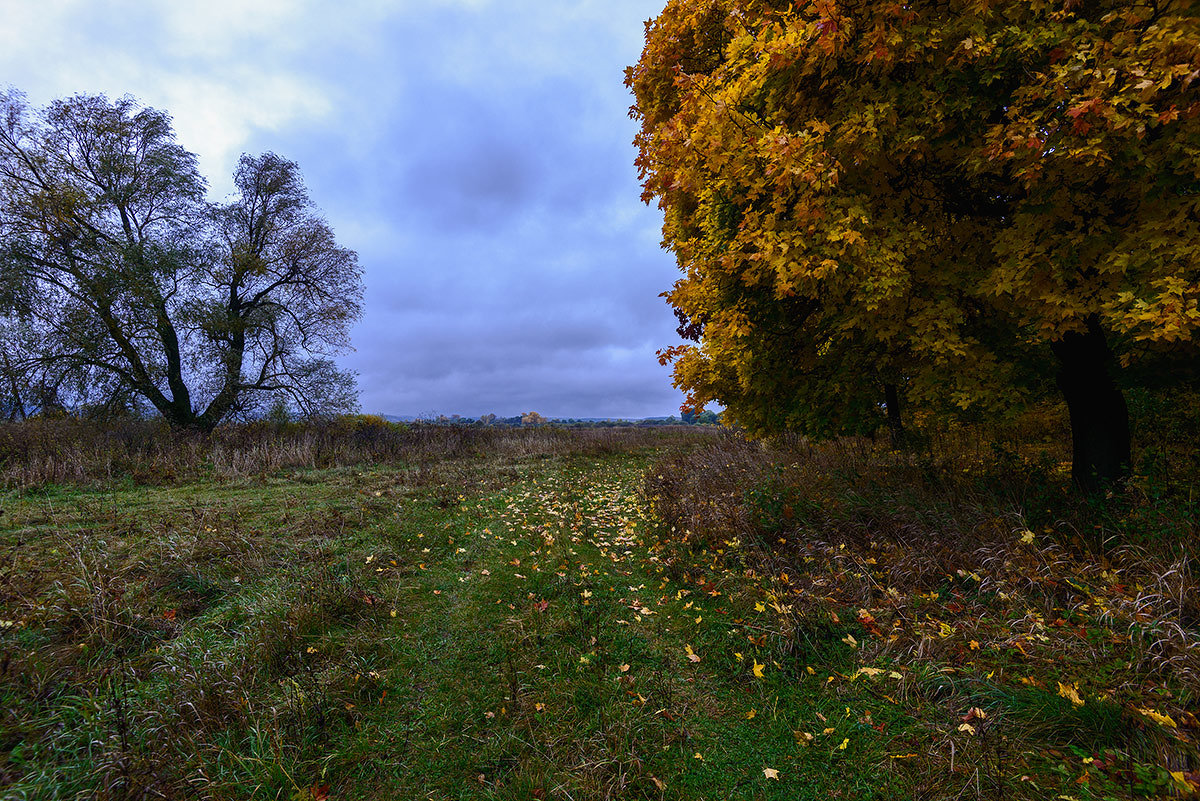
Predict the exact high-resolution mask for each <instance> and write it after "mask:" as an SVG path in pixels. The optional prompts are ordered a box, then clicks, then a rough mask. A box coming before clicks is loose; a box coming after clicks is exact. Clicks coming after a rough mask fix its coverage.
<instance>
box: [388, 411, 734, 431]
mask: <svg viewBox="0 0 1200 801" xmlns="http://www.w3.org/2000/svg"><path fill="white" fill-rule="evenodd" d="M383 417H384V418H385V419H387V420H391V421H394V422H428V423H437V424H439V425H464V426H471V425H483V426H496V427H501V428H503V427H510V428H522V427H526V428H527V427H529V426H544V425H553V426H565V427H567V428H616V427H624V426H641V427H650V426H680V425H686V426H692V425H701V426H715V425H720V423H721V418H720V415H718V414H717V413H716V412H710V411H703V412H700V413H699V414H696V413H694V412H684V413H683V414H682V415H680V416H679V417H645V418H639V419H633V420H626V419H621V418H610V417H550V418H548V417H543V416H542V415H540V414H538V413H537V412H526V413H525V414H519V415H515V416H513V417H498V416H497V415H494V414H485V415H483V416H481V417H463V416H461V415H457V414H454V415H450V416H449V417H447V416H446V415H437V416H436V417H435V416H427V417H417V418H397V417H391V416H389V415H383Z"/></svg>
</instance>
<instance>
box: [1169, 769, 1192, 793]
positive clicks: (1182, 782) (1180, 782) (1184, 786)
mask: <svg viewBox="0 0 1200 801" xmlns="http://www.w3.org/2000/svg"><path fill="white" fill-rule="evenodd" d="M1170 773H1171V778H1172V779H1174V780H1175V784H1176V786H1178V788H1179V789H1180V790H1182V791H1183V792H1185V793H1187V794H1189V795H1190V794H1192V793H1194V792H1196V789H1197V786H1196V784H1195V783H1194V782H1192V781H1191V780H1190V779H1189V778H1188V777H1187V776H1185V775H1184V773H1183V771H1181V770H1173V771H1171V772H1170Z"/></svg>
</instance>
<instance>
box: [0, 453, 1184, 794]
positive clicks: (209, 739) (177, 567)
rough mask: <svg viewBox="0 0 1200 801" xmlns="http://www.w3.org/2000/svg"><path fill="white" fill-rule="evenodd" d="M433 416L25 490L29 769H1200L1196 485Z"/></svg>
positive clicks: (1040, 786)
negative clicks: (382, 429) (474, 431)
mask: <svg viewBox="0 0 1200 801" xmlns="http://www.w3.org/2000/svg"><path fill="white" fill-rule="evenodd" d="M405 436H406V437H408V438H409V440H412V438H413V437H414V436H420V437H432V439H426V440H422V441H421V442H419V443H416V444H414V442H410V441H409V440H406V442H408V444H407V445H405V446H404V447H400V446H397V447H396V448H395V449H394V450H392V451H389V452H388V453H389V455H388V457H387V458H386V459H384V458H380V459H378V460H377V461H376V462H375V463H369V462H363V463H361V464H339V463H338V462H339V459H330V460H326V461H328V462H329V463H328V464H324V465H322V466H314V465H313V464H311V462H312V454H311V453H308V454H307V455H303V454H302V455H301V456H297V457H295V458H293V459H291V461H290V462H289V459H287V458H266V457H265V456H263V455H262V454H259V455H258V456H257V457H255V458H254V459H251V458H249V457H247V460H244V461H242V462H237V461H236V460H228V459H227V460H226V461H225V462H214V461H213V460H212V459H211V458H210V457H203V458H201V457H196V458H195V459H193V460H192V461H191V462H189V464H188V466H186V468H184V467H181V468H179V469H177V470H174V471H172V473H171V475H170V477H162V476H160V477H158V478H156V477H155V475H154V474H146V475H141V476H140V478H137V479H130V478H128V477H127V476H125V477H122V476H116V477H112V476H106V477H97V476H96V475H92V474H89V473H88V472H87V471H82V472H80V471H76V473H77V475H78V480H75V481H65V480H61V475H60V480H59V481H57V483H52V482H50V481H47V480H45V479H42V480H36V477H34V478H33V479H29V480H24V483H23V485H21V486H14V487H13V489H11V490H10V491H8V493H7V494H6V495H5V497H4V499H3V503H2V505H3V515H2V516H0V556H2V561H0V604H2V606H0V629H2V630H0V707H2V710H3V711H2V712H0V715H2V717H0V797H2V798H5V799H38V800H39V801H41V800H42V799H74V798H93V797H98V798H112V799H124V798H138V799H141V798H214V799H236V798H262V799H296V800H299V801H322V799H397V798H405V799H407V798H432V799H451V798H454V799H459V798H464V799H465V798H495V799H530V798H534V799H596V798H651V799H724V798H739V799H740V798H746V799H827V798H843V799H873V798H878V799H899V798H929V799H934V798H937V799H943V798H945V799H949V798H986V799H1009V798H1028V799H1040V798H1065V799H1079V800H1080V801H1082V800H1083V799H1105V798H1119V799H1124V798H1158V797H1164V796H1169V795H1185V794H1186V793H1188V792H1191V790H1192V788H1193V786H1194V783H1195V782H1196V780H1197V776H1196V774H1195V773H1194V771H1195V770H1196V769H1197V766H1198V765H1197V762H1196V748H1195V737H1196V735H1197V733H1198V732H1200V724H1198V723H1197V720H1196V718H1195V717H1194V716H1193V714H1192V712H1193V710H1194V709H1195V705H1196V687H1197V684H1198V681H1197V679H1198V676H1200V672H1198V670H1197V665H1198V664H1200V646H1198V643H1200V637H1198V636H1197V621H1198V616H1197V599H1196V596H1195V594H1194V593H1193V592H1192V590H1193V589H1194V587H1195V582H1194V574H1193V573H1192V571H1193V569H1194V568H1193V565H1194V562H1193V561H1191V559H1192V557H1191V555H1190V554H1191V553H1192V551H1188V550H1187V548H1181V549H1177V550H1172V549H1171V548H1156V547H1152V546H1153V543H1151V542H1148V541H1147V542H1140V543H1139V542H1131V541H1130V540H1131V539H1136V536H1135V534H1133V533H1131V532H1135V531H1136V530H1138V529H1139V527H1144V525H1148V524H1149V521H1153V525H1154V526H1155V527H1156V531H1159V532H1162V531H1168V530H1169V531H1171V532H1172V534H1173V536H1178V537H1179V539H1180V541H1181V542H1185V543H1188V547H1189V548H1194V544H1195V534H1196V530H1195V522H1194V521H1195V517H1194V514H1195V507H1194V506H1191V504H1192V501H1191V499H1190V497H1188V496H1186V495H1184V496H1180V495H1178V494H1167V495H1162V496H1154V495H1152V494H1150V493H1145V492H1143V493H1142V494H1140V495H1137V496H1136V497H1131V498H1130V499H1116V500H1113V502H1112V503H1111V504H1109V505H1108V506H1104V507H1103V508H1097V507H1082V506H1079V505H1077V504H1076V505H1073V502H1071V501H1070V500H1069V496H1067V495H1066V494H1065V492H1064V491H1063V490H1062V489H1061V487H1062V485H1063V480H1064V479H1063V478H1062V476H1061V475H1058V474H1057V473H1055V472H1054V471H1055V470H1056V469H1057V468H1047V469H1048V470H1049V472H1047V473H1045V474H1044V475H1042V474H1037V473H1036V471H1035V470H1033V469H1032V468H1031V467H1030V465H1029V464H1025V463H1019V464H1016V465H1011V464H999V463H997V462H996V461H995V460H991V461H975V462H972V461H971V458H972V457H971V456H970V455H969V454H960V455H959V456H958V457H956V458H958V459H959V461H955V462H954V463H953V464H949V463H946V462H938V463H936V464H934V463H932V462H929V461H927V460H922V459H920V458H918V457H915V456H912V455H911V454H898V453H891V452H888V451H886V450H885V449H882V448H880V447H876V446H874V445H871V444H870V443H863V442H859V443H842V444H839V445H836V446H829V447H826V448H822V449H815V448H811V447H809V446H807V445H803V444H793V445H792V446H789V447H786V448H785V447H782V446H781V447H775V448H770V447H764V446H761V445H756V444H751V443H744V442H741V441H740V440H737V439H736V438H734V437H731V436H729V435H724V434H713V433H710V432H698V431H694V430H693V431H682V430H669V431H629V432H620V431H617V432H586V431H585V432H557V433H555V432H513V433H510V434H503V435H500V434H497V435H488V436H487V437H483V436H482V435H471V436H468V437H466V438H465V439H464V438H463V435H461V434H446V435H426V434H420V435H417V434H413V433H411V432H409V433H408V434H406V435H405ZM438 437H443V439H441V440H438V439H437V438H438ZM439 443H440V444H439ZM447 443H449V444H447ZM418 445H419V447H418ZM210 456H211V455H210ZM164 458H165V457H164ZM189 458H190V457H189ZM353 458H354V454H353V453H350V454H347V455H344V456H343V457H342V458H341V459H340V461H348V460H351V459H353ZM255 459H257V462H256V461H255ZM168 461H169V460H168ZM306 461H308V462H310V464H309V465H308V466H305V462H306ZM317 461H320V460H317ZM235 462H236V464H238V465H241V467H239V468H238V469H234V468H233V467H232V466H233V465H235ZM222 464H225V465H226V468H222V467H221V465H222ZM255 465H257V466H258V468H259V469H258V471H257V472H255V470H254V469H253V468H254V466H255ZM160 467H161V465H160ZM39 469H41V468H39ZM156 469H158V468H156ZM42 472H43V473H44V474H45V475H51V476H53V475H59V473H62V471H59V473H56V472H55V469H51V468H49V467H48V468H46V469H44V470H43V471H42ZM66 472H68V473H69V472H70V471H66ZM153 472H154V471H151V473H153ZM12 475H17V474H16V473H10V482H13V483H14V484H16V483H19V482H16V481H15V479H12V478H11V476H12ZM20 475H25V476H29V475H31V473H29V472H28V471H27V472H25V473H21V474H20ZM1039 482H1040V483H1039ZM1055 482H1057V484H1056V483H1055ZM1039 487H1040V489H1038V488H1039ZM1055 487H1058V488H1059V489H1055ZM1035 490H1036V492H1035ZM1039 493H1040V494H1039ZM1085 524H1086V525H1087V526H1089V529H1088V530H1086V531H1083V530H1080V529H1081V527H1082V526H1084V525H1085ZM1172 527H1174V528H1172ZM1117 535H1119V536H1121V537H1122V538H1123V539H1122V542H1121V544H1120V546H1119V547H1118V546H1114V545H1113V540H1112V537H1113V536H1117Z"/></svg>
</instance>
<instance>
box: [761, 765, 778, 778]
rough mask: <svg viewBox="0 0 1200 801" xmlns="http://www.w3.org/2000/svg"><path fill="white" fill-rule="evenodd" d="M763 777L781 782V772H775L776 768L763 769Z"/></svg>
mask: <svg viewBox="0 0 1200 801" xmlns="http://www.w3.org/2000/svg"><path fill="white" fill-rule="evenodd" d="M763 775H764V776H766V777H767V778H768V779H774V780H775V781H779V771H777V770H775V768H763Z"/></svg>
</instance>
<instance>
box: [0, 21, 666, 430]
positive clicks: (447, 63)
mask: <svg viewBox="0 0 1200 801" xmlns="http://www.w3.org/2000/svg"><path fill="white" fill-rule="evenodd" d="M663 5H664V0H577V1H575V2H573V1H572V0H555V1H554V2H549V0H391V2H385V1H384V0H339V2H336V3H332V2H329V1H328V0H290V1H288V0H203V2H198V1H196V0H128V1H121V0H0V19H3V21H4V22H3V24H0V86H3V85H8V86H12V87H13V88H15V89H18V90H20V91H23V92H24V93H25V94H26V95H28V98H29V101H30V102H31V104H33V105H35V106H43V105H45V104H47V103H48V102H50V101H51V100H53V99H55V98H58V97H66V96H69V95H73V94H77V93H87V94H95V93H104V94H106V95H108V96H109V97H110V98H116V97H120V96H122V95H126V94H128V95H132V96H134V97H136V98H137V99H139V100H140V101H142V102H143V103H145V104H146V105H149V106H153V107H155V108H159V109H163V110H165V111H167V112H169V113H170V114H171V115H172V117H173V118H174V122H175V129H176V132H177V136H178V141H179V142H180V144H181V145H183V146H184V147H186V148H187V149H188V150H191V151H192V152H194V153H196V154H197V156H198V158H199V164H200V169H201V172H202V173H203V174H204V175H205V176H206V177H207V178H208V180H209V186H210V194H211V195H212V196H213V199H214V200H219V199H223V198H225V197H226V196H228V195H229V193H230V192H231V191H232V181H231V178H230V175H231V173H232V170H233V168H234V165H235V164H236V162H237V159H238V156H239V155H240V154H242V153H243V152H248V153H255V154H257V153H261V152H264V151H268V150H269V151H273V152H275V153H278V154H280V155H282V156H285V157H287V158H290V159H292V160H294V161H296V162H298V163H299V165H300V169H301V171H302V173H303V174H304V177H305V181H306V183H307V185H308V188H309V193H310V195H311V196H312V198H313V200H314V202H315V203H316V204H317V206H318V207H319V208H320V209H321V211H322V212H323V214H324V216H325V217H326V219H327V220H328V221H329V222H330V224H331V225H332V227H333V229H334V231H335V233H336V235H337V238H338V241H339V243H340V244H342V245H343V246H345V247H349V248H351V249H353V250H355V251H357V253H358V255H359V260H360V263H361V266H362V267H363V270H364V281H365V284H366V297H365V304H364V315H363V318H362V320H361V322H360V323H359V324H358V325H357V326H356V327H355V328H354V329H353V332H352V341H353V344H354V347H355V351H354V352H353V353H349V354H346V355H345V356H344V357H342V358H340V359H339V363H340V364H341V365H342V366H343V367H346V368H348V369H351V370H354V371H356V372H357V373H358V374H359V389H360V401H361V405H362V410H363V411H364V412H369V413H385V414H395V415H414V416H431V415H437V414H446V415H450V414H461V415H464V416H472V417H474V416H479V415H482V414H487V413H494V414H499V415H501V416H511V415H514V414H519V413H521V412H527V411H537V412H539V413H541V414H543V415H545V416H549V417H624V418H635V417H650V416H662V415H669V414H678V407H679V404H680V402H681V401H682V396H681V393H680V392H679V391H678V390H675V389H674V388H672V386H671V379H670V369H669V368H667V367H662V366H660V365H659V364H658V361H657V359H656V358H655V351H656V350H658V349H659V348H663V347H666V346H668V345H673V344H677V343H678V337H677V335H676V333H675V325H676V322H675V318H674V316H673V315H672V313H671V310H670V308H669V307H668V306H667V305H666V302H665V301H664V300H663V299H662V298H661V297H659V294H660V293H661V292H664V291H666V290H667V289H669V288H670V287H671V285H672V284H673V283H674V281H675V279H676V278H677V277H678V271H677V268H676V266H675V261H674V257H673V256H672V255H671V254H670V253H668V252H666V251H663V250H662V249H661V247H660V244H659V243H660V240H661V230H660V229H661V223H662V219H661V214H660V212H659V211H658V209H657V208H656V207H654V206H649V207H648V206H646V205H644V204H642V203H641V201H640V195H641V190H640V187H639V185H638V180H637V172H636V170H635V168H634V167H633V159H634V156H635V150H634V147H633V145H632V144H631V142H632V139H633V135H634V133H635V130H636V123H635V122H633V121H632V120H630V119H629V117H628V110H629V106H630V104H631V103H632V97H631V96H630V95H629V93H628V91H627V90H626V88H625V87H624V85H623V71H624V68H625V67H626V66H628V65H630V64H633V63H634V62H636V61H637V59H638V56H639V54H640V52H641V47H642V36H643V33H644V28H643V23H644V22H645V21H646V20H647V19H649V18H651V17H653V16H655V15H656V14H657V13H658V12H659V11H660V10H661V8H662V6H663Z"/></svg>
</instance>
